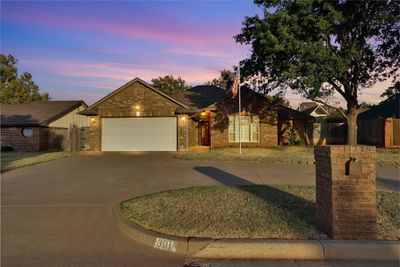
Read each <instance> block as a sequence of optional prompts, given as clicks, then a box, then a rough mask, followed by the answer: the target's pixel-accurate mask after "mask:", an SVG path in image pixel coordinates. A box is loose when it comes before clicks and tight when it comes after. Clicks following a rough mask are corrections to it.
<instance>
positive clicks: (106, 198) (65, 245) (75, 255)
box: [1, 152, 400, 266]
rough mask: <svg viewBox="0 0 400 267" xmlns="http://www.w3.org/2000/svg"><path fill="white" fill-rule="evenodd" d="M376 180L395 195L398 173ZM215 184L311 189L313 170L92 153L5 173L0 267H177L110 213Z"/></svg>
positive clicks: (384, 172) (177, 260) (175, 258)
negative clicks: (145, 198) (124, 204)
mask: <svg viewBox="0 0 400 267" xmlns="http://www.w3.org/2000/svg"><path fill="white" fill-rule="evenodd" d="M377 174H378V177H379V179H378V182H377V185H378V188H380V189H382V190H397V191H399V189H400V186H399V184H400V183H399V169H396V168H378V171H377ZM217 184H306V185H313V184H315V176H314V166H312V165H267V164H262V163H249V162H206V161H184V160H178V159H175V158H174V157H173V154H172V153H158V152H154V153H144V152H137V153H114V152H109V153H100V152H99V153H94V152H93V153H87V154H84V155H80V156H75V157H70V158H65V159H60V160H56V161H51V162H46V163H42V164H38V165H34V166H30V167H25V168H20V169H17V170H13V171H10V172H6V173H3V174H2V176H1V266H183V265H184V264H187V260H188V259H185V258H184V257H183V256H179V255H176V254H172V253H169V252H163V251H159V250H155V249H152V248H150V247H147V246H144V245H142V244H139V243H137V242H135V241H133V240H132V239H130V238H128V237H127V236H125V235H124V234H123V233H122V232H120V230H119V229H118V227H117V226H116V225H115V223H114V221H113V217H112V205H113V204H115V203H117V202H118V201H121V200H124V199H128V198H132V197H137V196H142V195H147V194H150V193H154V192H159V191H165V190H170V189H177V188H185V187H192V186H204V185H217ZM205 263H206V264H208V263H207V262H205ZM220 263H223V264H230V263H229V262H228V263H227V262H226V261H219V262H211V263H210V264H212V265H210V266H245V265H242V264H243V262H242V263H240V262H239V263H237V262H236V263H235V262H231V263H232V264H233V265H218V264H220ZM238 264H240V265H238ZM244 264H253V263H252V262H245V263H244ZM256 264H258V263H256ZM260 264H261V263H260ZM263 264H264V263H263ZM265 264H268V262H265ZM279 264H280V263H279ZM282 264H284V262H283V263H282ZM287 264H289V265H282V266H308V265H293V264H300V263H299V262H290V261H288V262H287ZM329 264H331V263H329ZM248 266H264V265H248ZM265 266H275V265H265ZM321 266H323V265H321ZM327 266H339V265H327ZM343 266H345V265H343ZM346 266H347V265H346ZM349 266H350V265H349ZM365 266H368V265H365Z"/></svg>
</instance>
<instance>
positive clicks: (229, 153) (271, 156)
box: [175, 146, 400, 167]
mask: <svg viewBox="0 0 400 267" xmlns="http://www.w3.org/2000/svg"><path fill="white" fill-rule="evenodd" d="M175 157H176V158H179V159H185V160H211V161H215V160H217V161H229V160H246V161H254V162H265V163H287V164H313V163H314V154H313V147H312V146H279V147H270V148H244V149H243V150H242V155H240V154H239V149H238V148H218V149H213V150H211V151H209V152H195V151H188V152H178V153H177V154H176V155H175ZM376 164H377V165H378V166H385V167H400V149H398V148H397V149H396V148H390V149H385V148H377V163H376Z"/></svg>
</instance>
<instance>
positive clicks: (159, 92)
mask: <svg viewBox="0 0 400 267" xmlns="http://www.w3.org/2000/svg"><path fill="white" fill-rule="evenodd" d="M136 82H137V83H140V84H142V85H143V86H145V87H146V88H148V89H149V90H152V91H154V92H155V93H157V94H159V95H161V96H163V97H164V98H166V99H168V100H169V101H171V102H174V103H175V104H178V105H179V106H181V107H185V108H187V107H188V106H187V105H185V104H184V103H182V102H180V101H178V100H176V99H174V98H172V97H171V96H169V95H167V94H165V93H163V92H161V91H160V90H158V89H156V88H154V87H153V86H151V85H150V84H148V83H147V82H145V81H143V80H142V79H140V78H138V77H136V78H135V79H133V80H131V81H129V82H127V83H126V84H124V85H122V86H121V87H119V88H118V89H116V90H114V91H113V92H111V93H109V94H108V95H106V96H105V97H103V98H102V99H100V100H99V101H97V102H96V103H94V104H92V105H91V106H89V107H88V108H87V110H85V111H83V112H81V114H87V115H90V114H89V113H90V112H91V110H93V109H95V108H96V107H97V106H98V105H100V104H101V103H103V102H104V101H106V100H107V99H109V98H111V97H113V96H115V95H116V94H118V93H119V92H121V91H123V90H124V89H126V88H128V87H129V86H130V85H132V84H134V83H136Z"/></svg>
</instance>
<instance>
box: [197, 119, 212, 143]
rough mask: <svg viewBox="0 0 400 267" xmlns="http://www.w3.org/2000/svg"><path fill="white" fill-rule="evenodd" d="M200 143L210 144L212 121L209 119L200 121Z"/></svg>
mask: <svg viewBox="0 0 400 267" xmlns="http://www.w3.org/2000/svg"><path fill="white" fill-rule="evenodd" d="M199 145H201V146H209V145H210V123H209V122H208V121H202V122H199Z"/></svg>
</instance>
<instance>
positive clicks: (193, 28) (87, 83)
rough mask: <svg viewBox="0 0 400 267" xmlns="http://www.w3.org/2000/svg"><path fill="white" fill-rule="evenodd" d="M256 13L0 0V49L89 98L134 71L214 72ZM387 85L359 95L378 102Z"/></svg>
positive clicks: (230, 7) (247, 6)
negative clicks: (241, 30)
mask: <svg viewBox="0 0 400 267" xmlns="http://www.w3.org/2000/svg"><path fill="white" fill-rule="evenodd" d="M256 13H260V9H259V8H258V7H257V6H256V5H254V4H253V3H252V1H223V0H221V1H113V2H111V1H109V2H108V1H81V2H80V1H71V2H64V1H62V2H59V1H54V2H46V1H26V2H25V1H2V6H1V50H2V53H5V54H12V55H14V56H15V57H16V58H17V59H18V60H19V62H18V68H19V71H20V72H23V71H28V72H31V73H32V75H33V78H34V80H35V82H36V83H37V84H38V85H39V86H40V88H41V90H42V91H47V92H49V93H50V96H51V97H52V99H53V100H67V99H68V100H69V99H83V100H85V101H86V102H87V103H88V104H91V103H93V102H95V101H96V100H98V99H100V98H101V97H103V96H104V95H105V94H107V93H109V92H111V91H112V90H114V89H116V88H117V87H119V86H121V85H123V84H124V83H126V82H127V81H129V80H131V79H133V78H135V77H140V78H142V79H144V80H146V81H150V80H151V78H154V77H158V76H164V75H167V74H172V75H174V76H181V77H182V78H184V79H185V80H186V81H187V82H188V83H189V84H191V85H198V84H202V83H204V82H206V81H208V80H211V79H213V78H216V77H217V76H218V75H219V71H220V70H222V69H224V68H228V69H230V68H231V66H232V65H234V64H237V62H238V61H239V60H241V59H243V58H245V57H246V55H249V53H250V47H246V46H241V45H239V44H237V43H235V41H234V39H233V36H234V35H235V34H237V33H239V32H240V29H241V22H242V21H243V18H244V17H245V16H251V15H254V14H256ZM388 85H389V83H388V82H387V83H385V84H379V85H376V86H375V87H374V88H371V89H368V90H365V91H364V92H365V93H363V95H362V96H361V100H362V101H367V102H372V103H377V102H379V101H380V100H381V99H380V98H379V95H380V94H381V92H382V91H383V89H384V88H386V87H387V86H388ZM287 98H289V100H290V102H291V104H292V106H293V107H297V104H298V102H300V101H303V100H302V99H301V98H300V97H299V96H296V95H293V94H287Z"/></svg>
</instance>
